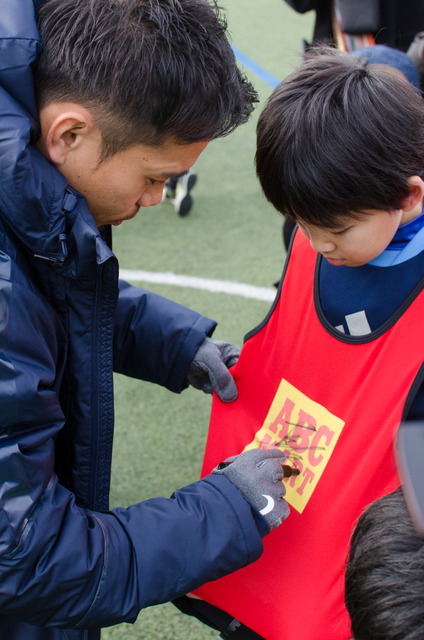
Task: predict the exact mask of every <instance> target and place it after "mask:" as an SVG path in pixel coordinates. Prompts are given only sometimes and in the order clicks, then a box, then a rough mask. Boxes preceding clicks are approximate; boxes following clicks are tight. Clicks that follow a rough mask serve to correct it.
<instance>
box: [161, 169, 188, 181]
mask: <svg viewBox="0 0 424 640" xmlns="http://www.w3.org/2000/svg"><path fill="white" fill-rule="evenodd" d="M187 174H188V169H187V171H181V173H163V174H162V176H163V177H164V178H166V179H168V178H173V179H174V180H178V178H182V177H183V176H186V175H187Z"/></svg>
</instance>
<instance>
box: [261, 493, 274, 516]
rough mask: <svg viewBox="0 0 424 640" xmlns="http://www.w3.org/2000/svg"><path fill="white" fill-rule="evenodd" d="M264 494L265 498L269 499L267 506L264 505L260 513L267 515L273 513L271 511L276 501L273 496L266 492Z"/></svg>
mask: <svg viewBox="0 0 424 640" xmlns="http://www.w3.org/2000/svg"><path fill="white" fill-rule="evenodd" d="M262 495H263V497H264V498H266V499H267V504H266V507H264V508H263V509H261V510H260V511H259V513H260V514H261V516H266V514H267V513H271V511H272V510H273V508H274V507H275V502H274V498H272V497H271V496H268V495H266V494H265V493H263V494H262Z"/></svg>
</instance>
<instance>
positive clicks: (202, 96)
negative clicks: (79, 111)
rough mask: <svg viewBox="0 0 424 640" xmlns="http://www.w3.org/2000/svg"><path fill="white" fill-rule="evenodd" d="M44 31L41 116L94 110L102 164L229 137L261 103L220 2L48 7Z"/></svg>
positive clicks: (117, 0)
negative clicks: (136, 149)
mask: <svg viewBox="0 0 424 640" xmlns="http://www.w3.org/2000/svg"><path fill="white" fill-rule="evenodd" d="M38 24H39V30H40V35H41V41H42V43H43V52H42V54H41V57H40V60H39V62H38V64H37V67H36V69H35V85H36V92H37V99H38V106H39V108H41V107H42V106H45V105H46V104H48V103H51V102H65V101H72V102H78V103H80V104H82V105H84V106H86V107H88V108H89V109H91V110H92V112H93V114H94V117H95V119H96V122H97V124H98V126H99V128H100V131H101V133H102V138H103V150H102V157H103V158H104V157H107V156H110V155H113V154H114V153H116V152H118V151H122V150H124V149H125V148H128V147H130V146H132V145H133V144H137V143H141V144H148V145H160V144H162V143H163V142H164V141H165V140H166V139H167V138H173V139H174V140H175V141H176V142H178V143H180V144H188V143H192V142H198V141H203V140H209V139H212V138H217V137H221V136H224V135H227V134H228V133H230V132H232V131H233V130H234V129H235V128H236V127H237V126H238V125H239V124H242V123H244V122H245V121H246V120H247V119H248V118H249V115H250V113H251V112H252V110H253V103H254V102H257V94H256V92H255V90H254V89H253V87H252V85H251V84H250V83H249V82H248V81H247V80H246V78H245V77H244V76H243V75H242V74H241V72H240V71H239V69H238V68H237V66H236V62H235V57H234V53H233V51H232V49H231V46H230V43H229V41H228V39H227V36H226V27H227V25H226V21H225V19H224V16H223V14H222V11H221V9H220V7H219V6H218V5H217V3H216V0H210V1H209V0H47V1H46V2H45V3H44V4H43V5H42V6H41V9H40V10H39V12H38Z"/></svg>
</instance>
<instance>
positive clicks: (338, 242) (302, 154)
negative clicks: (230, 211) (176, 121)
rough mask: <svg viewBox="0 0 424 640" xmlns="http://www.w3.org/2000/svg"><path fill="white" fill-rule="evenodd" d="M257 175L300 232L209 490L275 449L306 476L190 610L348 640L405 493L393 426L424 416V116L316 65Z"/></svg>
mask: <svg viewBox="0 0 424 640" xmlns="http://www.w3.org/2000/svg"><path fill="white" fill-rule="evenodd" d="M256 166H257V173H258V176H259V179H260V182H261V185H262V188H263V190H264V193H265V195H266V197H267V198H268V200H269V201H270V202H271V203H272V204H273V205H274V206H275V207H276V209H277V210H278V211H280V212H281V213H283V214H284V215H285V216H289V217H291V218H293V219H295V220H296V222H297V223H298V226H299V228H300V230H299V231H297V232H296V234H295V237H294V239H293V241H292V245H291V249H290V252H289V256H288V259H287V262H286V266H285V270H284V274H283V278H282V281H281V284H280V288H279V292H278V295H277V299H276V301H275V303H274V305H273V307H272V309H271V311H270V313H269V314H268V317H267V318H266V319H265V320H264V322H263V323H262V324H261V325H260V326H259V327H257V328H256V329H255V330H254V331H252V332H251V333H250V334H249V335H248V336H247V337H246V341H245V345H244V347H243V350H242V353H241V356H240V359H239V361H238V363H237V365H236V366H235V367H234V368H233V369H232V372H233V373H234V378H235V380H236V383H237V388H238V392H239V397H238V400H237V401H236V402H235V403H232V404H231V405H224V404H223V403H221V402H220V401H219V400H218V399H216V398H215V400H214V406H213V413H212V420H211V426H210V433H209V439H208V444H207V449H206V455H205V461H204V468H203V473H208V472H210V470H211V469H212V468H213V467H214V466H215V465H216V464H217V462H219V461H220V460H222V459H224V458H225V456H227V455H229V454H230V453H231V452H234V451H242V450H244V449H250V448H253V447H260V448H269V447H278V448H280V449H281V450H283V451H284V452H285V454H286V455H288V456H289V458H290V459H291V461H292V465H293V466H294V467H296V468H297V469H298V471H299V474H298V475H293V476H292V477H290V478H287V479H286V480H285V483H286V488H287V494H286V499H287V501H288V502H289V504H290V505H291V515H290V518H288V520H287V522H286V523H285V525H284V527H282V528H281V529H279V530H278V531H275V532H273V533H272V534H271V535H270V536H269V537H268V539H267V540H266V541H265V552H264V554H263V555H262V557H261V558H260V559H259V560H258V561H257V562H256V563H255V564H253V565H251V566H250V567H247V568H245V569H242V570H240V571H238V572H236V573H234V574H233V575H232V576H229V577H225V578H223V579H221V580H219V581H217V582H215V583H213V584H212V583H211V584H208V585H205V586H204V587H202V588H201V589H200V590H199V591H198V592H196V595H198V596H200V597H201V598H203V599H204V600H206V601H207V602H208V603H211V604H212V605H214V606H216V607H219V608H220V609H223V610H225V611H226V612H227V613H228V614H229V615H230V616H231V617H233V618H234V619H236V620H237V621H240V622H241V623H242V624H243V625H245V626H246V627H247V628H249V629H251V630H253V632H254V633H256V634H257V635H256V637H258V636H259V637H263V638H265V639H266V640H286V639H290V638H297V640H347V639H348V638H350V637H351V636H352V632H351V628H350V621H349V616H348V613H347V611H346V608H345V605H344V570H345V564H346V558H347V553H348V549H349V540H350V536H351V534H352V531H353V528H354V525H355V523H356V521H357V519H358V518H359V516H360V514H361V512H362V511H363V510H364V508H365V507H366V506H367V505H368V504H370V503H371V502H373V501H374V500H376V499H378V498H379V497H381V496H383V495H386V494H387V493H389V492H391V491H394V490H395V489H396V488H397V487H398V485H399V478H398V475H397V472H396V464H395V459H394V452H393V438H394V435H395V433H396V429H397V427H398V425H399V423H400V421H401V420H402V419H406V418H415V419H416V418H419V417H423V416H424V394H423V390H422V382H423V379H424V370H423V362H424V332H423V331H422V325H423V318H424V292H423V288H424V215H423V198H424V182H423V179H422V177H423V174H424V104H423V102H422V100H421V97H420V96H419V94H418V93H417V92H416V90H415V89H414V88H413V87H412V86H411V85H410V83H408V81H407V80H406V79H405V78H404V77H403V76H402V75H401V74H400V73H398V72H397V71H395V70H393V69H390V68H389V67H385V66H383V65H368V64H367V63H366V62H365V61H364V60H362V59H360V58H355V57H352V56H349V55H347V54H344V53H342V52H340V51H338V50H336V49H330V48H320V49H317V50H315V51H313V52H311V53H310V55H309V56H308V58H307V59H306V61H305V62H304V63H303V64H302V66H301V67H300V68H299V69H297V70H296V71H295V72H294V73H293V74H291V75H290V76H289V77H288V78H287V79H286V80H284V81H283V82H282V83H281V84H280V85H279V87H277V89H276V90H275V91H274V93H273V95H272V96H271V98H270V100H269V101H268V104H267V105H266V107H265V109H264V111H263V113H262V115H261V116H260V119H259V123H258V140H257V154H256ZM233 626H234V625H233ZM236 633H237V632H235V633H233V632H232V631H231V628H230V626H229V630H228V632H224V635H223V637H226V638H233V637H234V638H236V637H237V638H238V637H240V638H241V637H247V636H242V635H240V634H239V635H236Z"/></svg>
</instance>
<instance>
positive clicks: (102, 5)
mask: <svg viewBox="0 0 424 640" xmlns="http://www.w3.org/2000/svg"><path fill="white" fill-rule="evenodd" d="M0 47H1V55H0V163H1V167H0V416H1V422H0V637H1V638H4V639H5V640H6V639H7V640H17V639H24V640H35V639H41V638H43V640H61V639H68V640H70V639H72V640H88V639H90V640H91V639H93V638H98V637H99V633H100V632H99V629H100V628H101V627H103V626H107V625H112V624H116V623H119V622H122V621H128V622H131V621H133V620H135V618H136V617H137V615H138V613H139V611H140V609H142V608H143V607H145V606H148V605H151V604H155V603H159V602H164V601H167V600H169V599H172V598H175V597H176V596H178V595H181V594H183V593H186V592H188V591H190V590H191V589H193V588H195V587H196V586H199V585H200V584H201V583H203V582H204V581H206V580H211V579H214V578H217V577H219V576H221V575H223V574H225V573H228V572H231V571H234V570H236V569H238V568H239V567H241V566H244V565H245V564H247V563H249V562H252V561H253V560H255V559H256V558H257V557H258V556H259V555H260V554H261V551H262V542H261V540H262V536H264V535H266V534H267V533H268V532H269V530H270V528H273V527H274V526H277V525H278V524H279V523H280V522H281V521H282V520H283V519H284V518H285V517H286V516H287V512H288V510H287V505H286V504H285V501H284V500H283V499H282V496H283V494H284V487H283V485H282V483H281V482H280V480H281V462H282V461H283V459H282V457H281V454H280V453H279V452H277V451H275V450H274V451H271V452H253V453H254V455H253V457H252V455H251V454H252V452H249V455H248V454H242V455H241V456H239V457H238V458H236V459H235V460H234V461H231V463H230V464H229V465H227V464H224V465H223V466H221V467H220V469H219V472H217V473H215V474H213V475H210V476H207V477H206V478H204V479H203V480H202V481H199V482H196V483H194V484H192V485H190V486H188V487H185V488H183V489H181V490H179V491H176V492H175V494H174V495H173V496H172V497H171V498H169V499H165V498H156V499H153V500H148V501H146V502H143V503H139V504H135V505H132V506H130V507H129V508H127V509H115V510H113V511H109V510H108V492H109V482H110V460H111V449H112V435H113V388H112V376H113V370H115V371H119V372H121V373H125V374H127V375H131V376H133V377H136V378H140V379H143V380H149V381H152V382H156V383H158V384H161V385H163V386H166V387H167V388H168V389H170V390H172V391H175V392H179V391H181V390H182V389H184V388H185V387H186V386H187V384H188V383H191V384H194V386H197V387H199V388H203V389H204V390H206V391H210V390H211V388H212V387H215V389H216V391H217V392H218V393H219V394H220V395H221V396H222V398H223V399H224V400H227V401H229V400H231V399H232V398H234V397H235V394H236V390H235V387H234V382H233V380H232V378H231V375H230V374H229V372H228V370H227V366H231V364H232V363H233V362H234V361H235V359H236V358H237V352H236V351H235V350H234V348H233V347H232V345H228V344H227V343H219V342H216V341H213V340H212V339H211V338H210V335H211V334H212V332H213V329H214V326H215V323H214V322H213V321H211V320H208V319H207V318H204V317H202V316H200V315H198V314H197V313H195V312H193V311H190V310H189V309H186V308H184V307H182V306H180V305H177V304H175V303H173V302H171V301H169V300H166V299H164V298H162V297H160V296H157V295H154V294H152V293H149V292H147V291H144V290H141V289H138V288H135V287H133V286H130V285H129V284H127V283H123V282H120V283H119V284H118V263H117V260H116V257H115V256H114V255H113V253H112V251H111V248H110V229H111V225H117V224H120V223H121V222H122V221H124V220H128V219H130V218H132V217H134V216H135V215H136V213H137V211H138V209H139V207H140V206H150V205H154V204H156V203H158V202H159V201H160V199H161V194H162V189H163V186H164V184H165V181H166V180H167V179H168V178H169V177H173V176H179V175H181V174H183V173H184V172H186V171H188V169H189V168H190V167H191V166H192V164H193V163H194V162H195V161H196V159H197V157H198V155H199V153H200V152H201V151H202V150H203V148H204V147H205V146H206V144H207V143H208V142H209V141H210V140H211V139H213V138H215V137H218V136H222V135H225V134H227V133H229V132H230V131H232V130H233V129H234V128H235V127H236V126H238V125H239V124H240V123H242V122H244V121H246V120H247V118H248V117H249V114H250V112H251V110H252V104H253V102H255V101H256V94H255V92H254V90H253V88H252V86H251V85H250V84H249V83H248V82H247V81H246V80H245V79H244V78H243V77H242V75H241V74H240V72H239V70H238V69H237V67H236V64H235V61H234V56H233V53H232V51H231V47H230V46H229V43H228V41H227V39H226V35H225V26H224V24H223V20H222V17H221V16H220V15H219V12H218V9H217V8H216V7H215V5H214V4H209V3H208V2H207V1H206V0H180V2H175V0H160V2H159V0H151V1H149V2H147V1H145V0H47V2H45V3H43V2H40V0H34V2H33V0H7V2H3V3H2V9H1V13H0ZM235 453H237V452H235ZM258 454H260V458H259V459H258V458H257V455H258ZM246 456H247V457H246ZM255 456H256V457H255ZM227 467H228V469H229V471H228V470H227ZM278 468H279V471H278ZM252 481H253V486H252ZM258 487H259V489H260V491H259V493H258V491H257V489H258ZM262 490H263V491H264V492H265V495H264V493H261V491H262ZM264 500H266V502H267V506H266V507H263V504H262V502H264ZM270 503H271V507H269V504H270ZM274 503H275V508H272V504H274ZM260 510H261V511H262V514H261V511H260Z"/></svg>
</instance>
